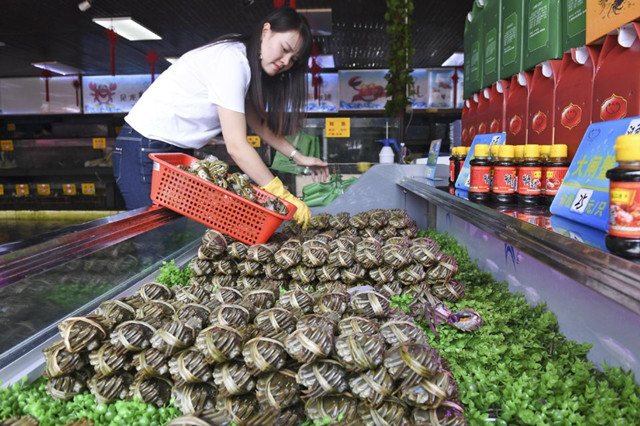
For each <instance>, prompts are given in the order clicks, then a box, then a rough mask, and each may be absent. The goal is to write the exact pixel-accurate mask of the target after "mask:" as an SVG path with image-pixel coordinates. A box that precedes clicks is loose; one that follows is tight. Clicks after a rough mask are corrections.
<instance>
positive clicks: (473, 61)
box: [464, 0, 484, 99]
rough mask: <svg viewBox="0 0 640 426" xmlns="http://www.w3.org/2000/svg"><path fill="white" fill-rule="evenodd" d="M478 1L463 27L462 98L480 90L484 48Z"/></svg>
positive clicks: (466, 97) (477, 0) (476, 0)
mask: <svg viewBox="0 0 640 426" xmlns="http://www.w3.org/2000/svg"><path fill="white" fill-rule="evenodd" d="M479 1H480V0H475V1H474V2H473V9H472V10H471V12H469V13H468V14H467V19H466V21H465V26H464V75H465V82H464V97H465V99H469V97H471V95H473V94H474V93H475V92H477V91H478V90H480V89H481V88H482V65H483V62H484V59H483V56H482V52H483V48H484V38H483V27H482V8H483V6H482V5H481V4H480V3H479Z"/></svg>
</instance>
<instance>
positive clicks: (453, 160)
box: [449, 146, 465, 186]
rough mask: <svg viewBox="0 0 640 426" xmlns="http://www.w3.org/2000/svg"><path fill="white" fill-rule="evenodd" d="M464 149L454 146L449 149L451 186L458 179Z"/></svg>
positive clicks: (462, 162)
mask: <svg viewBox="0 0 640 426" xmlns="http://www.w3.org/2000/svg"><path fill="white" fill-rule="evenodd" d="M464 151H465V149H464V147H462V146H454V147H453V148H451V157H449V185H450V186H453V185H455V183H456V180H457V179H458V175H459V174H460V170H462V165H463V164H464V155H463V153H464Z"/></svg>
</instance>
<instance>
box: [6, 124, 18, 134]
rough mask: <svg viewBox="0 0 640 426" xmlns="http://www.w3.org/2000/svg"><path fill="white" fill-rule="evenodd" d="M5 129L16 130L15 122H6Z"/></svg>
mask: <svg viewBox="0 0 640 426" xmlns="http://www.w3.org/2000/svg"><path fill="white" fill-rule="evenodd" d="M7 130H8V131H10V132H15V131H16V123H7Z"/></svg>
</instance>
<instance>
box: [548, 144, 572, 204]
mask: <svg viewBox="0 0 640 426" xmlns="http://www.w3.org/2000/svg"><path fill="white" fill-rule="evenodd" d="M567 152H568V150H567V145H565V144H556V145H551V151H550V152H549V160H548V161H547V164H546V165H545V166H546V167H544V169H543V170H542V176H544V177H546V178H545V185H546V188H545V191H544V203H545V204H551V203H552V202H553V199H554V197H555V196H556V194H557V193H558V190H559V189H560V185H562V182H563V181H564V177H565V176H566V174H567V170H569V165H570V164H571V163H570V162H569V160H568V159H567Z"/></svg>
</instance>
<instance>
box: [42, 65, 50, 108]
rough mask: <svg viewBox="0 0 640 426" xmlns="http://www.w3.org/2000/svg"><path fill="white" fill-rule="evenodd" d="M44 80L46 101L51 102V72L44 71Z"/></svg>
mask: <svg viewBox="0 0 640 426" xmlns="http://www.w3.org/2000/svg"><path fill="white" fill-rule="evenodd" d="M41 74H42V78H44V100H45V101H46V102H49V79H50V78H51V71H49V70H42V72H41Z"/></svg>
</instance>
